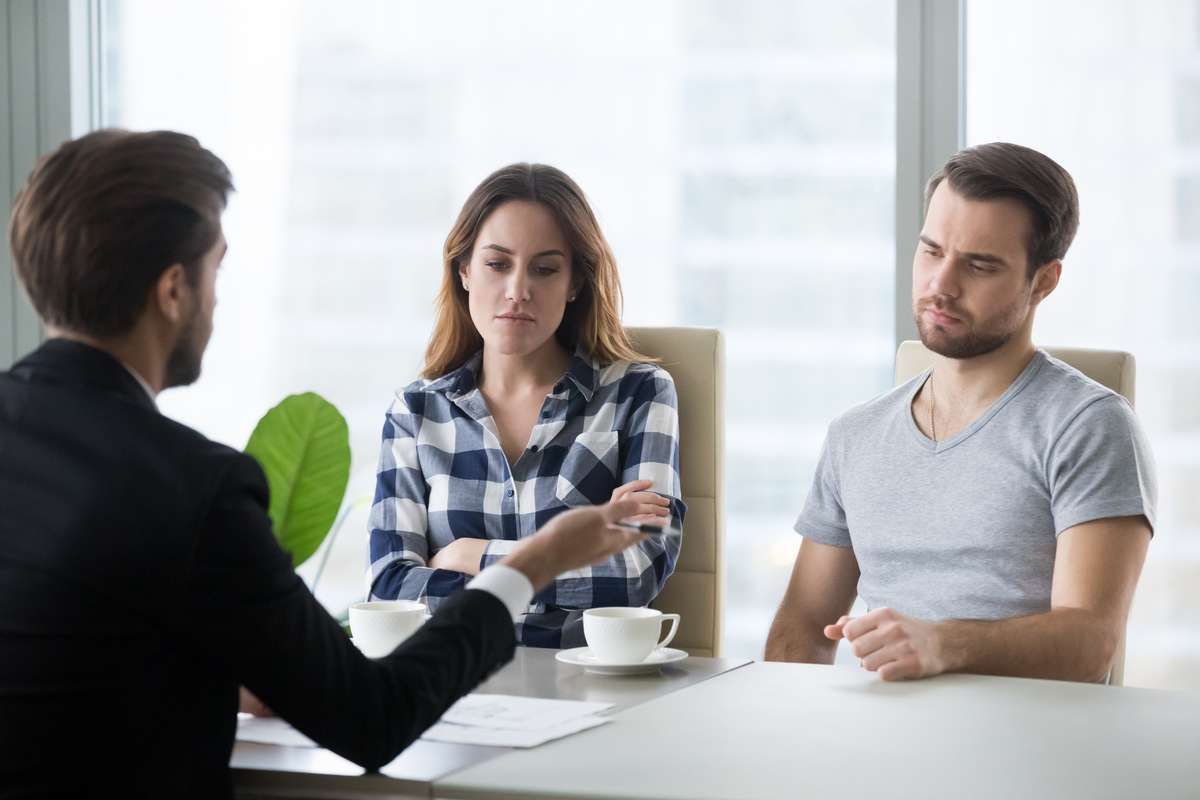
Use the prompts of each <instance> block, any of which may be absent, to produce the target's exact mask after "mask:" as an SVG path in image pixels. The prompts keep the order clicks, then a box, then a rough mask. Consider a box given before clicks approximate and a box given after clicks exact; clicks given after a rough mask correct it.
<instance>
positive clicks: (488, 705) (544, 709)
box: [237, 694, 612, 747]
mask: <svg viewBox="0 0 1200 800" xmlns="http://www.w3.org/2000/svg"><path fill="white" fill-rule="evenodd" d="M610 708H612V703H588V702H583V701H580V700H543V699H540V698H536V697H517V696H515V695H506V694H470V695H467V696H466V697H464V698H462V699H461V700H459V701H458V702H457V703H455V704H454V705H452V706H451V707H450V708H449V709H448V710H447V711H446V713H445V714H443V715H442V718H441V720H440V721H438V722H437V723H435V724H434V725H433V727H431V728H430V729H429V730H427V731H425V733H424V734H423V735H422V736H421V738H422V739H426V740H428V741H433V742H453V743H455V744H479V745H487V746H490V747H537V746H538V745H540V744H544V743H545V742H549V741H553V740H554V739H561V738H562V737H564V736H570V735H571V734H573V733H578V732H579V731H585V730H587V729H588V728H594V727H596V726H597V725H603V724H604V723H606V722H608V721H609V719H608V718H607V717H600V716H597V714H599V713H600V712H602V711H607V710H608V709H610ZM237 738H238V740H239V741H242V742H262V743H264V744H277V745H284V746H287V747H319V746H320V745H318V744H317V743H316V742H314V741H313V740H312V739H309V738H308V737H307V736H305V735H304V734H303V733H300V731H298V730H296V729H295V728H293V727H292V726H291V725H289V724H288V723H287V722H285V721H284V720H282V719H280V718H279V717H251V716H249V715H247V714H241V715H239V716H238V728H237Z"/></svg>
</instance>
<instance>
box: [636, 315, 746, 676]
mask: <svg viewBox="0 0 1200 800" xmlns="http://www.w3.org/2000/svg"><path fill="white" fill-rule="evenodd" d="M626 330H627V331H628V333H629V338H630V339H631V340H632V342H633V347H634V349H636V350H637V351H638V352H639V353H644V354H645V355H647V356H652V357H654V358H659V359H662V367H663V369H665V370H666V371H667V372H669V373H671V377H672V378H673V379H674V381H675V392H676V394H677V395H678V397H679V477H680V482H681V485H682V489H683V501H684V502H685V503H686V504H687V518H686V519H685V521H684V534H683V546H682V549H681V550H680V553H679V560H678V561H677V562H676V564H675V572H674V574H672V575H671V577H670V579H669V580H668V581H667V583H666V585H665V586H664V587H663V590H662V592H661V593H659V595H658V597H656V598H655V599H654V602H652V603H651V604H650V605H651V607H652V608H657V609H659V610H660V611H664V612H675V613H677V614H679V615H680V617H681V621H680V626H679V633H678V634H677V635H676V636H675V640H674V641H673V642H672V643H671V646H672V647H678V648H679V649H681V650H686V651H687V652H688V653H690V654H691V655H694V656H719V655H720V654H721V632H722V625H723V618H724V610H725V469H724V464H725V342H724V339H723V338H722V336H721V332H720V331H718V330H714V329H711V328H627V329H626Z"/></svg>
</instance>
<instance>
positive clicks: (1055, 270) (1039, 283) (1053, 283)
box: [1033, 258, 1062, 305]
mask: <svg viewBox="0 0 1200 800" xmlns="http://www.w3.org/2000/svg"><path fill="white" fill-rule="evenodd" d="M1060 277H1062V260H1061V259H1057V258H1056V259H1054V260H1053V261H1047V262H1046V263H1045V264H1043V265H1042V266H1040V267H1038V269H1037V272H1035V273H1034V275H1033V304H1034V305H1037V304H1038V303H1041V302H1042V301H1043V300H1045V299H1046V298H1047V297H1049V296H1050V293H1051V292H1053V291H1054V290H1055V289H1056V288H1058V279H1059V278H1060Z"/></svg>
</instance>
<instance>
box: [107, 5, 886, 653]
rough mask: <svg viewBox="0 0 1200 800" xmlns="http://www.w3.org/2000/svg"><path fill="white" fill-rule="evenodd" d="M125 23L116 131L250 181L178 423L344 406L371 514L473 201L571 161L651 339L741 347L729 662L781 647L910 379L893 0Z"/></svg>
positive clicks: (122, 16) (732, 358)
mask: <svg viewBox="0 0 1200 800" xmlns="http://www.w3.org/2000/svg"><path fill="white" fill-rule="evenodd" d="M104 11H105V36H104V41H105V49H106V53H107V56H106V59H105V62H104V75H105V78H104V98H105V109H104V121H105V123H106V124H115V125H121V126H125V127H131V128H139V129H145V128H161V127H169V128H176V129H180V130H184V131H188V132H191V133H193V134H195V135H196V136H197V137H199V138H200V140H201V141H202V142H203V143H204V144H206V145H207V146H208V147H210V148H211V149H213V150H214V151H215V152H217V153H218V154H219V155H221V156H222V157H223V158H225V159H226V160H227V162H228V163H229V164H230V166H231V168H232V169H233V172H234V176H235V180H236V182H237V186H238V193H237V195H236V196H235V197H234V199H233V201H232V204H231V206H230V208H229V211H228V213H227V214H226V217H225V225H226V232H227V237H228V239H229V242H230V251H229V256H228V258H227V259H226V264H225V267H224V269H223V270H222V274H221V278H220V283H219V285H218V292H219V297H220V303H219V305H218V308H217V319H216V332H215V335H214V338H213V341H212V345H211V348H210V351H209V354H208V356H207V357H206V360H205V374H204V377H203V378H202V379H201V381H200V382H199V383H198V384H197V385H196V386H194V387H191V388H187V389H181V390H175V391H171V392H168V393H166V394H165V395H163V397H162V400H161V405H162V407H163V409H164V411H165V412H166V413H168V414H171V415H173V416H175V417H177V418H179V419H181V420H183V421H185V422H187V423H189V424H191V425H193V426H195V427H197V428H199V429H200V430H202V431H204V432H206V433H207V434H208V435H210V436H211V437H213V438H215V439H218V440H222V441H225V442H227V443H229V444H231V445H234V446H242V445H243V444H244V442H245V440H246V438H247V436H248V435H249V432H250V430H251V428H252V426H253V424H254V422H255V420H256V419H257V418H258V417H259V416H260V415H261V414H262V413H263V412H264V411H265V410H266V409H267V408H268V407H269V406H271V405H272V404H274V403H275V402H277V401H278V400H279V399H280V398H281V397H282V396H283V395H284V394H286V393H289V392H294V391H301V390H307V389H313V390H316V391H319V392H321V393H322V394H324V395H325V396H326V397H328V398H329V399H330V400H332V401H333V402H334V403H336V404H337V405H338V406H339V407H340V408H341V409H342V411H343V413H344V414H345V415H346V417H347V419H348V421H349V424H350V431H351V438H352V448H353V456H354V473H353V476H352V479H351V485H350V491H349V497H350V499H352V500H353V499H358V498H368V499H369V497H370V495H371V493H372V491H373V481H374V469H375V462H376V458H377V454H378V435H379V431H380V427H381V424H382V420H383V413H384V411H385V410H386V408H387V406H388V404H389V402H390V399H391V397H392V393H393V392H394V391H395V390H396V389H397V388H398V387H400V386H402V385H404V384H405V383H407V382H408V381H410V380H411V379H412V378H413V377H414V376H415V375H416V372H417V369H418V367H419V365H420V359H421V353H422V350H423V347H424V344H425V341H426V339H427V337H428V334H429V330H430V326H431V323H432V319H431V304H432V299H433V296H434V292H435V288H436V285H437V282H438V279H439V275H440V269H441V265H440V250H441V242H442V240H443V238H444V237H445V235H446V233H447V231H448V230H449V227H450V224H451V222H452V221H453V218H454V216H455V214H456V212H457V210H458V207H459V205H460V204H461V203H462V201H463V200H464V199H465V197H466V195H467V193H468V192H469V191H470V190H471V188H473V187H474V185H475V184H476V183H477V182H478V181H479V180H480V179H482V178H483V177H484V176H485V175H486V174H487V173H489V172H490V171H491V170H493V169H495V168H496V167H499V166H501V165H503V164H507V163H510V162H513V161H519V160H531V161H542V162H546V163H550V164H554V165H556V166H559V167H561V168H562V169H564V170H566V171H567V172H568V173H569V174H570V175H572V176H573V177H574V178H575V179H576V180H577V181H578V182H579V183H580V185H581V186H582V187H583V188H584V190H585V191H586V192H587V193H588V195H589V197H590V199H591V201H592V203H593V205H594V207H595V209H596V211H597V214H598V215H599V217H600V221H601V224H602V226H603V228H604V230H605V232H606V234H607V236H608V237H609V240H610V242H611V243H612V245H613V248H614V250H615V251H616V254H617V258H618V263H619V264H620V267H621V275H622V281H623V284H624V289H625V299H626V303H625V320H626V322H627V323H629V324H637V325H670V324H692V325H706V326H717V327H720V328H721V329H722V330H723V331H724V332H725V334H726V336H727V341H728V375H727V397H728V401H727V412H728V416H727V453H726V457H727V474H728V485H727V491H728V494H727V498H728V541H727V567H728V603H727V609H726V613H727V626H726V645H727V650H728V652H729V654H731V655H740V656H752V657H754V656H758V655H760V654H761V651H762V645H763V642H764V640H765V636H766V629H767V626H768V624H769V622H770V618H771V615H772V613H773V611H774V608H775V605H776V604H777V603H778V601H779V598H780V596H781V595H782V592H783V587H784V585H785V582H786V579H787V575H788V572H789V570H790V566H791V563H792V560H793V558H794V554H795V551H796V548H797V547H798V545H799V539H798V537H797V536H796V534H794V533H792V531H791V526H792V524H793V522H794V519H795V516H796V514H797V513H798V512H799V509H800V505H801V503H802V501H803V499H804V497H805V494H806V493H807V490H808V483H809V480H810V479H811V475H812V470H813V468H814V466H815V460H816V457H817V454H818V452H819V448H820V443H821V438H822V436H823V434H824V429H825V426H826V424H827V423H828V422H829V420H830V419H832V418H833V417H834V416H835V415H836V414H838V413H840V412H841V411H843V410H844V409H845V408H847V407H848V406H850V405H852V404H854V403H856V402H860V401H862V400H864V399H866V398H868V397H870V396H872V395H874V394H876V393H877V392H879V391H881V390H882V389H884V388H885V387H886V386H887V385H888V384H889V382H890V373H891V362H892V348H893V341H892V330H893V326H892V293H893V276H894V266H893V264H894V244H893V230H892V229H893V219H894V211H893V197H894V191H895V190H894V172H895V170H894V163H895V138H894V137H895V133H894V129H895V123H894V120H895V80H896V78H895V76H896V68H895V61H896V56H895V47H896V45H895V40H896V31H895V8H894V6H893V4H891V3H886V2H878V0H861V1H859V2H838V3H827V2H815V1H814V0H810V1H808V2H795V0H754V1H753V2H741V3H727V2H723V0H688V2H683V0H676V1H675V2H654V3H645V2H635V1H634V0H620V1H617V2H615V1H614V0H605V1H604V2H583V3H580V2H572V3H557V2H514V3H503V4H502V3H496V2H465V3H452V4H444V3H419V2H395V1H394V0H376V1H375V2H356V3H329V2H323V1H321V2H318V1H316V0H313V1H311V2H302V1H300V0H297V2H290V3H279V2H277V3H268V2H254V3H241V2H233V1H232V0H226V1H225V2H215V1H210V2H204V3H199V2H169V3H168V2H162V0H109V2H107V3H105V4H104ZM684 480H685V482H686V476H684ZM365 506H366V504H365V503H363V504H361V505H360V506H359V509H358V511H357V512H356V513H355V514H354V515H353V516H351V518H350V519H349V522H348V524H347V526H346V528H345V529H344V530H343V533H342V534H341V537H340V538H339V540H338V542H337V546H336V548H335V549H334V552H333V556H332V559H331V561H330V566H329V568H328V569H327V571H326V573H325V577H323V578H322V581H321V585H320V586H319V587H318V596H319V597H321V599H322V600H323V601H324V602H325V603H326V604H327V605H328V606H329V607H330V608H331V609H334V610H337V609H339V608H341V607H343V606H344V605H345V604H346V603H347V602H349V601H351V600H353V599H357V597H358V596H360V595H361V594H362V592H363V590H364V588H365V579H364V569H365V564H366V557H365V546H366V544H365V539H366V523H365V516H366V507H365ZM302 572H303V573H304V574H306V575H309V576H310V577H311V575H312V572H313V566H312V565H311V564H310V565H308V566H306V567H305V568H304V569H303V570H302Z"/></svg>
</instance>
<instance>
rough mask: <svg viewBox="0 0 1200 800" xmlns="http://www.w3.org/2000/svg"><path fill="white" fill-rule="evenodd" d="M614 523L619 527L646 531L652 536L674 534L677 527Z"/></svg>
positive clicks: (640, 531) (641, 531)
mask: <svg viewBox="0 0 1200 800" xmlns="http://www.w3.org/2000/svg"><path fill="white" fill-rule="evenodd" d="M613 525H614V526H615V527H618V528H625V529H626V530H630V531H638V532H639V533H646V534H649V535H650V536H674V535H676V533H675V528H674V527H672V526H670V525H635V524H634V523H632V522H614V523H613Z"/></svg>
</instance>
